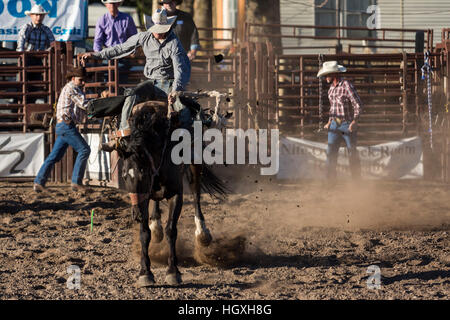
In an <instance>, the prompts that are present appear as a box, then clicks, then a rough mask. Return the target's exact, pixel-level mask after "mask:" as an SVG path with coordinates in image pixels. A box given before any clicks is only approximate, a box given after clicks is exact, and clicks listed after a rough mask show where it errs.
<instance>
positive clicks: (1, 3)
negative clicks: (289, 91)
mask: <svg viewBox="0 0 450 320" xmlns="http://www.w3.org/2000/svg"><path fill="white" fill-rule="evenodd" d="M35 4H38V5H41V6H42V7H43V8H44V10H45V11H46V12H49V14H48V15H46V17H45V19H44V22H43V23H44V24H45V25H46V26H47V27H49V28H50V30H51V31H52V32H53V35H54V36H55V39H56V40H57V41H69V40H70V41H77V40H83V38H84V35H85V29H86V28H85V19H86V17H85V12H86V10H87V5H88V1H87V0H0V41H17V38H18V35H19V31H20V28H21V27H22V26H23V25H25V24H27V23H28V22H31V19H30V17H29V16H27V15H26V14H25V11H29V10H31V8H32V7H33V6H34V5H35Z"/></svg>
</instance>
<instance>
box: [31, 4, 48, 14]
mask: <svg viewBox="0 0 450 320" xmlns="http://www.w3.org/2000/svg"><path fill="white" fill-rule="evenodd" d="M25 14H26V15H27V16H29V15H30V14H49V13H48V12H46V11H45V10H44V8H43V7H42V6H40V5H37V4H35V5H34V6H33V7H32V8H31V10H29V11H28V10H27V11H25Z"/></svg>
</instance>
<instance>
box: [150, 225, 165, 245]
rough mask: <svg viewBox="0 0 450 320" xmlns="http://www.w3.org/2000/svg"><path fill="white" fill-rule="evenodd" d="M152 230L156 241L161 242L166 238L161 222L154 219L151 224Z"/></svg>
mask: <svg viewBox="0 0 450 320" xmlns="http://www.w3.org/2000/svg"><path fill="white" fill-rule="evenodd" d="M150 232H151V236H152V240H153V241H154V242H155V243H160V242H161V241H162V240H163V239H164V232H163V228H162V226H161V224H160V223H158V222H156V221H152V223H151V224H150Z"/></svg>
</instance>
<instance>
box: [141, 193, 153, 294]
mask: <svg viewBox="0 0 450 320" xmlns="http://www.w3.org/2000/svg"><path fill="white" fill-rule="evenodd" d="M139 210H140V211H141V217H142V220H141V221H140V230H139V238H140V240H141V271H140V273H139V279H138V281H137V286H138V287H139V288H141V287H148V286H151V285H153V284H154V283H155V278H154V276H153V273H152V272H151V271H150V258H149V256H148V246H149V244H150V239H151V234H150V229H149V227H148V199H146V200H144V201H142V202H140V203H139Z"/></svg>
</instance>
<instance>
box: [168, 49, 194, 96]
mask: <svg viewBox="0 0 450 320" xmlns="http://www.w3.org/2000/svg"><path fill="white" fill-rule="evenodd" d="M171 58H172V63H173V74H174V82H173V86H172V92H175V91H184V90H185V88H186V85H187V84H188V82H189V79H190V78H191V63H190V61H189V58H188V57H187V55H186V51H184V49H183V47H182V46H181V42H180V41H174V42H173V48H172V57H171Z"/></svg>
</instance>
